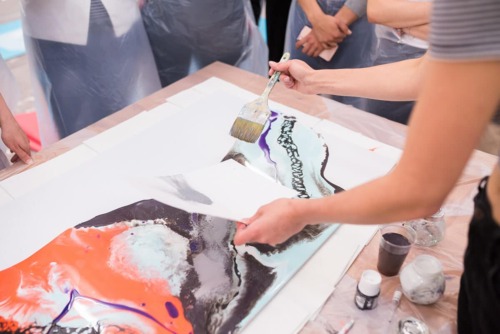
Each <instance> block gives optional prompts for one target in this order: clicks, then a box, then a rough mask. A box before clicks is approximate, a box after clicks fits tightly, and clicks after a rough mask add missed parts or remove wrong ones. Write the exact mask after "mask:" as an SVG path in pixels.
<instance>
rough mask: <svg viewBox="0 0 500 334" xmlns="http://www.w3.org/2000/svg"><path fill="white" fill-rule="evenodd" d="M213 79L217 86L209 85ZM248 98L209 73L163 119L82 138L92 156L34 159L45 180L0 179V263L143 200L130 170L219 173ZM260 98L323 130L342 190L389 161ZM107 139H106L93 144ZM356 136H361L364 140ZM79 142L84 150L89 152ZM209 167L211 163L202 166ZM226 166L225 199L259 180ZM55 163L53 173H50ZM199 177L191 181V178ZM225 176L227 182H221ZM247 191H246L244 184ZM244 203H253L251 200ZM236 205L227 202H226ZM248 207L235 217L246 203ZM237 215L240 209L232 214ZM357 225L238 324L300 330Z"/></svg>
mask: <svg viewBox="0 0 500 334" xmlns="http://www.w3.org/2000/svg"><path fill="white" fill-rule="evenodd" d="M214 86H217V88H218V89H217V90H213V89H212V88H213V87H214ZM219 88H220V89H219ZM255 97H256V95H255V94H252V93H250V92H247V91H245V90H242V89H239V88H237V87H235V86H233V85H231V84H228V83H224V82H221V81H220V80H219V79H210V80H207V82H205V83H202V84H200V85H197V86H195V87H194V88H193V89H190V90H188V91H185V92H183V93H181V94H180V95H176V96H174V97H173V98H169V99H168V101H169V102H172V103H174V104H175V105H176V108H177V111H178V112H173V113H172V114H171V115H169V116H168V117H167V118H165V119H163V117H162V116H163V115H162V114H160V117H159V118H158V119H156V120H155V122H153V123H154V124H151V122H150V121H149V120H150V119H147V117H148V116H140V117H146V118H144V119H143V120H141V118H139V123H140V124H142V125H143V126H144V127H141V129H140V130H139V131H135V130H134V133H133V134H132V135H130V134H131V133H130V132H129V131H128V130H127V127H129V126H132V125H134V124H138V123H136V122H137V120H132V121H131V122H130V123H127V125H124V127H123V128H122V129H119V130H116V131H110V132H107V133H106V134H103V136H102V137H100V138H95V140H93V141H92V140H90V141H87V142H86V143H87V144H88V145H89V147H93V149H96V148H97V147H99V148H100V149H99V150H96V151H97V152H100V153H99V154H98V158H96V159H94V157H95V155H96V154H97V153H96V151H94V150H92V151H91V152H92V154H90V155H89V156H88V157H87V156H85V157H86V158H85V159H82V157H81V156H80V154H79V153H78V150H77V151H76V152H72V153H70V154H69V155H68V156H66V157H65V158H70V157H72V156H74V158H73V159H70V160H75V161H72V162H71V164H69V166H68V168H66V169H64V168H63V169H61V168H60V166H58V165H59V163H55V165H56V167H55V171H56V172H57V173H56V172H54V171H53V170H52V169H51V168H52V167H51V164H50V162H49V163H47V165H46V164H44V165H41V166H39V167H43V168H42V169H47V170H48V173H49V174H50V173H52V174H51V175H52V176H51V177H49V178H48V179H47V178H43V177H42V175H41V174H40V172H39V171H37V172H33V174H26V175H27V176H25V175H24V174H20V175H19V176H17V177H13V178H10V179H8V180H6V181H8V182H6V185H7V188H8V191H9V193H11V192H13V193H15V194H16V196H15V197H16V201H13V202H10V203H9V202H7V203H6V205H4V208H2V210H1V212H0V228H1V229H2V234H1V236H0V270H2V269H4V268H6V267H9V266H10V265H12V264H14V263H17V262H19V261H21V260H22V259H24V258H26V257H27V256H29V255H31V254H32V253H33V252H35V251H36V250H37V249H39V248H41V247H43V246H44V245H45V244H46V243H47V242H49V241H50V240H52V239H53V238H54V237H56V236H57V235H58V234H59V233H61V232H62V231H64V230H65V229H67V228H69V227H72V226H74V225H75V224H78V223H80V222H83V221H86V220H88V219H91V218H93V217H94V216H95V215H98V214H102V213H105V212H109V211H112V210H114V209H116V208H118V207H121V206H125V205H128V204H131V203H134V202H136V201H139V200H144V199H147V198H145V197H147V196H148V191H147V190H146V191H145V189H144V188H143V187H137V186H136V184H134V182H137V180H139V179H140V178H149V180H151V179H152V178H153V177H157V176H164V175H174V174H184V175H186V176H187V180H189V183H190V184H191V185H195V184H197V185H198V186H199V187H202V188H203V187H206V186H210V182H208V181H207V182H205V180H204V178H207V175H209V174H210V173H215V174H214V175H216V174H217V173H219V174H217V175H218V176H217V177H222V176H221V175H224V173H221V170H220V169H219V168H226V167H228V166H229V167H232V166H231V164H218V163H219V162H220V161H221V160H222V158H223V157H224V156H225V154H226V153H227V152H228V150H229V149H230V148H231V147H232V145H233V144H234V142H235V139H234V138H232V137H231V136H230V135H229V134H228V133H229V129H230V127H231V125H232V123H233V122H234V119H235V118H236V117H237V115H238V113H239V111H240V109H241V107H242V105H243V104H244V103H246V102H248V101H249V100H251V99H252V98H255ZM270 105H272V106H273V108H276V109H278V110H277V111H280V110H279V109H280V108H282V109H283V110H285V111H286V112H289V113H291V114H294V115H296V117H297V118H298V119H299V120H300V121H301V122H303V123H304V124H306V123H307V124H308V125H309V126H311V127H314V128H315V129H317V130H318V131H319V132H321V133H322V134H323V136H324V137H325V141H326V142H327V144H328V145H329V146H331V147H330V158H331V161H329V163H328V165H327V169H326V171H325V174H326V175H325V176H326V177H327V178H329V179H330V180H331V181H333V182H335V183H337V182H338V183H337V184H338V185H340V186H342V187H344V188H346V189H347V188H350V187H353V186H355V185H357V184H359V183H360V182H365V181H367V180H369V179H372V178H374V177H376V176H379V175H381V174H383V173H386V172H387V171H388V170H389V169H390V168H392V166H393V164H394V163H395V161H397V158H395V155H396V154H394V152H395V151H393V150H392V148H390V147H383V145H381V146H380V147H382V148H384V149H385V150H386V152H385V155H384V154H380V153H379V152H381V149H378V148H377V149H376V150H370V148H372V146H370V145H371V144H373V143H375V144H378V143H377V142H375V141H371V139H369V138H366V137H364V136H362V135H360V134H357V133H353V132H352V131H349V130H347V129H344V128H341V127H338V126H335V125H334V126H329V125H328V124H327V123H323V121H321V122H320V121H319V120H318V119H316V118H314V117H311V116H309V115H306V114H303V113H301V112H299V111H296V110H293V109H291V110H290V109H289V108H287V107H284V108H283V107H282V106H281V105H279V104H276V103H274V102H272V101H271V102H270ZM160 108H162V107H160ZM154 113H155V114H158V113H161V111H154ZM143 121H144V123H141V122H143ZM325 124H326V125H325ZM332 124H333V123H332ZM106 138H107V139H106ZM107 140H109V143H112V145H111V144H110V145H108V146H107V147H106V150H103V149H102V148H103V147H104V146H103V145H106V143H105V141H107ZM366 143H370V145H368V146H370V147H367V145H366ZM89 147H85V149H84V150H89V151H90V149H89ZM377 147H378V146H377ZM65 158H63V160H64V159H65ZM367 161H368V163H367ZM63 165H64V164H63ZM210 168H214V169H213V170H211V171H210ZM234 168H235V170H234V174H233V176H232V177H229V176H228V178H227V184H225V187H220V188H218V190H217V189H215V193H214V194H212V195H211V196H213V198H216V199H217V202H220V201H222V200H223V199H224V198H227V197H225V196H231V197H232V196H235V193H234V191H236V190H232V189H234V188H231V187H234V186H236V189H241V188H242V187H254V186H256V185H257V184H260V182H258V183H257V182H256V181H255V180H254V179H253V176H252V179H250V178H249V181H251V183H252V185H244V184H239V185H236V181H235V179H234V178H238V182H242V180H239V178H240V177H242V176H241V174H239V173H240V172H241V171H239V167H234ZM61 170H63V173H59V171H61ZM246 172H247V171H245V173H246ZM36 175H40V177H42V182H41V181H39V180H37V179H34V183H35V184H33V185H31V186H29V185H30V181H31V180H32V179H33V178H35V176H36ZM238 175H239V176H238ZM259 177H260V176H259ZM245 178H246V177H245ZM214 179H215V178H214ZM200 180H201V183H200V184H198V183H199V182H200ZM230 180H232V181H231V182H234V184H230V182H229V181H230ZM4 182H5V181H4ZM197 182H198V183H197ZM262 182H263V183H265V182H269V181H268V180H265V182H264V180H262ZM254 183H255V184H254ZM2 186H3V184H2ZM142 186H144V185H142ZM259 186H260V185H259ZM7 188H5V189H7ZM139 188H141V189H139ZM146 188H147V187H146ZM267 188H268V186H266V189H267ZM273 188H274V186H273ZM203 189H205V188H203ZM252 189H254V188H252ZM269 189H271V187H270V186H269ZM204 191H205V190H204ZM254 191H256V190H252V192H254ZM280 191H281V190H277V193H275V195H274V196H279V197H281V196H283V194H281V193H280ZM249 193H250V192H249ZM149 195H150V197H149V198H152V197H154V196H159V195H158V194H157V193H156V191H154V192H153V193H150V194H149ZM238 195H239V196H243V197H239V198H240V199H241V198H245V197H244V196H246V195H245V194H238ZM235 197H237V196H235ZM255 197H257V196H255ZM231 200H232V199H231ZM245 200H248V199H245ZM265 200H266V201H267V200H269V199H268V198H266V199H265ZM228 203H230V202H228ZM253 205H255V206H254V207H256V206H257V205H258V204H257V203H254V204H253ZM237 206H238V205H233V204H231V210H232V209H234V208H236V207H237ZM26 208H29V210H27V209H26ZM219 209H221V211H220V212H218V214H220V215H223V214H222V213H223V211H224V210H226V209H225V208H223V207H219ZM244 209H245V207H244V206H240V207H239V210H244ZM247 209H248V208H247ZM248 210H249V211H248V212H245V214H244V215H245V216H246V215H250V214H249V212H251V211H253V209H248ZM228 212H229V213H228V214H229V215H231V216H232V215H236V213H234V212H230V210H228ZM241 215H242V213H240V214H239V216H241ZM239 216H238V217H239ZM360 228H361V227H359V226H349V225H346V226H342V227H341V228H340V229H339V230H338V231H337V232H336V233H335V234H334V235H333V237H332V238H331V239H330V240H329V241H328V242H327V243H326V244H325V245H324V246H323V247H322V248H321V249H319V250H318V252H317V253H316V254H315V255H314V257H313V258H312V259H311V260H310V261H309V262H308V263H307V264H306V265H305V266H304V267H303V268H302V269H301V271H300V272H299V273H298V274H297V275H296V276H294V277H293V278H292V280H290V282H289V283H288V284H287V285H286V286H285V287H284V288H283V290H282V291H281V292H280V293H279V294H278V295H277V297H275V298H274V299H273V300H272V301H271V302H270V303H269V304H268V305H267V306H266V308H265V309H264V311H262V312H260V313H259V315H258V316H257V318H255V319H254V320H253V321H252V322H251V323H249V324H248V326H247V327H246V328H245V331H244V332H245V333H247V332H248V333H262V332H280V333H293V332H295V331H297V330H298V329H300V328H301V326H302V325H303V324H304V323H305V322H306V321H307V320H308V319H309V317H311V316H312V315H313V314H314V313H315V311H316V310H317V309H318V308H319V307H320V306H321V305H322V303H323V302H324V301H325V300H326V299H327V298H328V295H329V294H330V293H331V292H332V291H333V288H334V286H335V284H336V282H337V281H338V280H339V279H340V277H341V276H342V273H343V272H344V270H345V269H346V267H347V266H348V264H349V263H350V261H352V257H353V255H355V254H357V253H358V252H359V251H360V250H361V248H362V247H363V246H364V245H365V244H366V243H367V242H368V241H369V240H370V238H371V236H372V235H373V230H370V229H369V228H367V227H365V228H364V229H363V230H359V229H360ZM284 310H285V311H284Z"/></svg>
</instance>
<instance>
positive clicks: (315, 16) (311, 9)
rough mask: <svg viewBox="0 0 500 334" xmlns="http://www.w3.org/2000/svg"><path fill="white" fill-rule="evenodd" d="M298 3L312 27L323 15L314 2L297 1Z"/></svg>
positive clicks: (312, 0) (309, 0)
mask: <svg viewBox="0 0 500 334" xmlns="http://www.w3.org/2000/svg"><path fill="white" fill-rule="evenodd" d="M298 3H299V5H300V7H302V10H303V11H304V13H305V14H306V16H307V19H308V20H309V22H311V24H312V25H313V26H314V25H315V24H316V22H318V21H319V20H321V18H322V17H323V16H324V15H325V14H324V13H323V11H322V10H321V7H320V6H319V5H318V3H317V2H316V0H298Z"/></svg>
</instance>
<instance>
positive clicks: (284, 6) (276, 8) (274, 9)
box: [251, 0, 292, 61]
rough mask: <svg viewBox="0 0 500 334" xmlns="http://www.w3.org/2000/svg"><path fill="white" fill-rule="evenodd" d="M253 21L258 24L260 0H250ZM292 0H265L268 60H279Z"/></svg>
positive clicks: (283, 46)
mask: <svg viewBox="0 0 500 334" xmlns="http://www.w3.org/2000/svg"><path fill="white" fill-rule="evenodd" d="M251 3H252V9H253V13H254V16H255V22H257V24H259V17H260V12H261V6H260V0H251ZM291 4H292V0H266V31H267V36H266V37H267V47H268V48H269V60H274V61H279V60H280V59H281V56H282V55H283V49H284V48H285V35H286V25H287V22H288V12H289V11H290V5H291Z"/></svg>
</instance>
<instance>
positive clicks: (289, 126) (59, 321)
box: [0, 113, 341, 333]
mask: <svg viewBox="0 0 500 334" xmlns="http://www.w3.org/2000/svg"><path fill="white" fill-rule="evenodd" d="M329 154H334V152H333V153H332V152H328V148H327V146H326V145H325V144H324V141H323V140H322V138H321V137H320V136H318V135H317V134H315V133H314V132H312V131H311V130H310V129H308V128H305V127H303V126H301V125H300V123H298V122H297V120H296V119H295V118H293V117H288V116H282V115H279V114H276V113H273V115H272V118H271V122H270V123H269V124H268V127H267V128H266V130H265V131H264V133H263V135H262V136H261V138H260V140H259V141H258V142H257V143H256V144H248V143H237V144H236V145H235V147H234V148H233V149H232V150H231V152H229V153H228V155H227V158H228V159H229V158H233V159H236V160H238V161H239V162H241V163H242V164H244V165H245V166H247V167H248V168H252V169H254V170H256V171H257V172H259V173H264V174H266V175H268V176H270V177H271V178H273V179H274V180H276V181H277V182H280V183H282V184H284V185H285V186H288V187H290V188H292V189H294V190H296V191H297V194H298V195H297V196H298V197H303V198H310V197H319V196H325V195H329V194H332V193H334V192H336V191H339V190H341V189H340V188H339V187H336V186H335V185H333V184H331V183H330V182H328V181H327V180H326V179H325V178H324V177H323V171H324V168H325V166H326V163H327V160H328V155H329ZM168 180H169V182H171V183H173V184H175V185H176V186H177V188H179V192H178V193H179V196H183V197H185V198H187V199H189V200H192V201H195V202H201V203H204V204H210V203H211V202H210V198H208V197H207V196H205V195H204V194H202V193H196V192H193V191H192V190H190V189H189V187H187V186H186V184H185V182H183V180H182V176H175V177H169V178H168ZM256 195H258V194H256ZM41 223H44V224H49V223H50V222H41ZM335 229H336V226H334V225H332V226H328V227H327V226H315V227H308V228H307V229H305V230H303V231H302V232H300V233H299V234H297V235H295V236H294V237H292V238H290V239H289V240H288V241H286V242H285V243H283V244H281V245H278V246H277V247H270V246H267V245H259V244H253V245H246V246H241V247H235V246H234V244H233V243H232V239H233V235H234V232H235V224H234V222H232V221H229V220H226V219H221V218H217V217H211V216H205V215H201V214H197V213H190V212H186V211H183V210H180V209H177V208H174V207H171V206H169V205H166V204H163V203H159V202H157V201H155V200H153V199H147V200H144V201H140V202H137V203H132V204H130V205H128V206H125V207H122V208H118V209H116V210H114V211H111V212H107V213H103V214H102V215H100V216H97V217H95V218H93V219H91V220H89V221H86V222H83V223H80V224H78V225H76V226H75V227H73V228H70V229H68V230H66V231H65V232H64V233H62V234H60V235H59V236H58V237H57V238H55V239H54V240H53V241H52V242H50V243H49V244H48V245H46V246H45V247H44V248H42V249H41V250H39V251H38V252H36V253H35V254H33V255H32V256H31V257H29V258H27V259H25V260H24V261H22V262H20V263H18V264H17V265H15V266H13V267H10V268H8V269H6V270H3V271H1V272H0V282H1V283H0V332H6V333H27V332H43V333H74V332H77V333H114V332H123V333H230V332H235V331H238V330H239V329H241V328H244V326H245V325H246V324H247V323H248V322H249V321H250V320H251V319H252V318H253V317H254V316H255V315H256V314H257V313H258V312H259V311H260V310H261V309H262V307H263V306H264V305H265V304H266V303H267V302H268V301H269V300H270V299H271V298H272V297H273V296H274V295H275V294H276V293H277V291H279V289H280V288H281V287H282V286H283V285H284V284H285V283H286V282H287V280H289V279H290V278H291V277H292V276H293V275H294V274H295V273H296V272H297V270H298V269H299V268H300V267H301V266H302V265H303V264H304V263H305V262H306V261H307V260H308V258H309V257H310V256H311V255H312V254H313V253H314V252H315V251H316V250H317V248H318V247H319V246H320V245H321V244H322V243H323V242H324V241H325V240H326V239H327V238H328V237H329V236H330V235H331V234H332V233H333V232H334V231H335Z"/></svg>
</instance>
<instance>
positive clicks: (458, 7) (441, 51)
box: [430, 0, 500, 60]
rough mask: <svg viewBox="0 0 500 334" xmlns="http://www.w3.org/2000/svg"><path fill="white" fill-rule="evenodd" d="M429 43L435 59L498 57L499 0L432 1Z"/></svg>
mask: <svg viewBox="0 0 500 334" xmlns="http://www.w3.org/2000/svg"><path fill="white" fill-rule="evenodd" d="M430 45H431V47H430V54H431V55H432V57H433V58H437V59H449V60H477V59H485V60H487V59H488V60H489V59H500V0H435V1H434V7H433V11H432V16H431V34H430Z"/></svg>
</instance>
